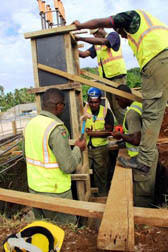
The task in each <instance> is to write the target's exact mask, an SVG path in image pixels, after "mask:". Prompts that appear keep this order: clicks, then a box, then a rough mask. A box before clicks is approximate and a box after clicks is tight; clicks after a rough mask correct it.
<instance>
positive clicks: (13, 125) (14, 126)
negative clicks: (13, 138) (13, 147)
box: [12, 121, 17, 135]
mask: <svg viewBox="0 0 168 252" xmlns="http://www.w3.org/2000/svg"><path fill="white" fill-rule="evenodd" d="M12 132H13V135H16V134H17V127H16V121H12Z"/></svg>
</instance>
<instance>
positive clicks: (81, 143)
mask: <svg viewBox="0 0 168 252" xmlns="http://www.w3.org/2000/svg"><path fill="white" fill-rule="evenodd" d="M75 146H78V147H79V148H80V150H81V151H84V150H85V148H86V140H85V139H84V138H83V139H80V138H79V139H78V140H76V142H75Z"/></svg>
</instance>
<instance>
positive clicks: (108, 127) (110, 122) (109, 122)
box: [86, 109, 114, 138]
mask: <svg viewBox="0 0 168 252" xmlns="http://www.w3.org/2000/svg"><path fill="white" fill-rule="evenodd" d="M113 128H114V117H113V115H112V113H111V111H110V110H109V109H108V110H107V114H106V117H105V129H104V130H100V131H93V130H92V129H86V132H87V135H88V136H92V137H103V138H105V137H108V136H111V132H112V130H113Z"/></svg>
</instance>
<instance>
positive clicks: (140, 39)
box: [127, 10, 168, 69]
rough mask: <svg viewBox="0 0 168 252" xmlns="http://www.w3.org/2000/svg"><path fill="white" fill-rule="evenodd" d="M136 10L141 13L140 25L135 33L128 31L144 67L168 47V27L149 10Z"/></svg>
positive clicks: (133, 48) (130, 41)
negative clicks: (148, 11)
mask: <svg viewBox="0 0 168 252" xmlns="http://www.w3.org/2000/svg"><path fill="white" fill-rule="evenodd" d="M136 12H137V13H138V14H139V15H140V27H139V29H138V31H137V32H136V33H134V34H130V33H127V38H128V42H129V45H130V47H131V48H132V50H133V52H134V54H135V56H136V58H137V60H138V62H139V65H140V68H141V69H142V68H143V67H144V66H145V65H146V64H147V63H148V62H149V61H150V60H151V59H152V58H154V57H155V56H156V55H158V54H159V53H160V52H161V51H163V50H164V49H166V48H168V27H167V26H166V25H165V24H164V23H162V22H160V21H159V20H158V19H156V18H154V17H153V16H152V15H151V14H149V13H147V12H144V11H142V10H137V11H136Z"/></svg>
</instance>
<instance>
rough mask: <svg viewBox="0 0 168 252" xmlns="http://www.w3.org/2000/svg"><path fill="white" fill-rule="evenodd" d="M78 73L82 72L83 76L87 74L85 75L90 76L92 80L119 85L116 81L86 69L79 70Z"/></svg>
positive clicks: (114, 85) (113, 85)
mask: <svg viewBox="0 0 168 252" xmlns="http://www.w3.org/2000/svg"><path fill="white" fill-rule="evenodd" d="M80 73H81V74H83V75H85V76H87V77H90V78H92V79H94V80H97V81H101V82H103V83H106V84H107V85H109V86H112V87H118V86H119V85H120V84H118V83H116V82H114V81H110V80H107V79H105V78H102V77H100V76H99V75H96V74H93V73H90V72H88V71H86V70H81V71H80Z"/></svg>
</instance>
